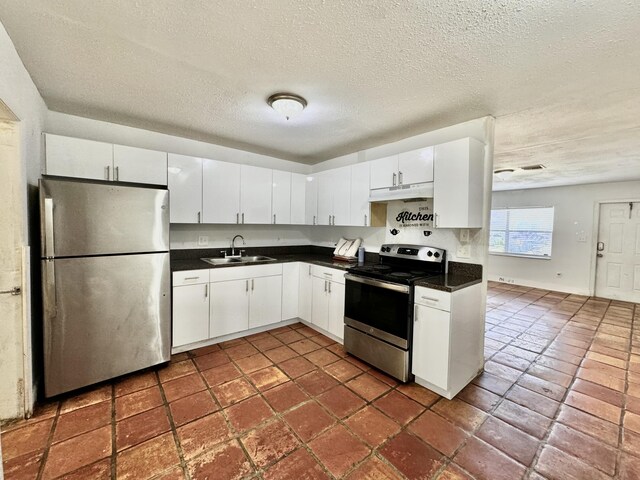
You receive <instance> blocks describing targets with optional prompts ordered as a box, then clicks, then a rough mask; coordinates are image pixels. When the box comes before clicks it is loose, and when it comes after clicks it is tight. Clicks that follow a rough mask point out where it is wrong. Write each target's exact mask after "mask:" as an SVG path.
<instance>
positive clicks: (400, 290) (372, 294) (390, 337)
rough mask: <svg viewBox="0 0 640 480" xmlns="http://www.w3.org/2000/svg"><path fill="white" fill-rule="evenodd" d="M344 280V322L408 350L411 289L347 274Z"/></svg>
mask: <svg viewBox="0 0 640 480" xmlns="http://www.w3.org/2000/svg"><path fill="white" fill-rule="evenodd" d="M344 278H345V280H346V282H345V303H344V323H345V324H346V325H349V326H350V327H353V328H355V329H357V330H360V331H361V332H364V333H367V334H369V335H372V336H374V337H377V338H379V339H381V340H384V341H385V342H388V343H390V344H392V345H395V346H397V347H400V348H402V349H404V350H408V349H409V341H410V335H411V332H410V327H411V313H412V312H411V308H410V305H411V288H410V287H408V286H406V285H398V284H395V283H389V282H383V281H380V280H374V279H371V278H367V277H360V276H358V275H353V274H349V273H348V274H346V275H345V276H344Z"/></svg>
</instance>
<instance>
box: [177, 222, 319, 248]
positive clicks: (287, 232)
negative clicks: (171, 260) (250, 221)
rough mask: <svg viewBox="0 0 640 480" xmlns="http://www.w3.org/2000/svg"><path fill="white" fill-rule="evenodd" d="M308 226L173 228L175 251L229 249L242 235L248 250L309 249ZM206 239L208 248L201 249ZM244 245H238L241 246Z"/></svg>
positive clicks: (239, 242)
mask: <svg viewBox="0 0 640 480" xmlns="http://www.w3.org/2000/svg"><path fill="white" fill-rule="evenodd" d="M310 228H311V227H308V226H306V225H277V226H276V225H206V224H201V225H183V224H178V225H171V248H172V249H181V248H220V249H223V248H229V246H230V244H231V239H232V238H233V237H234V236H236V235H242V236H243V237H244V240H245V242H246V246H247V247H266V246H284V245H309V244H310V241H309V229H310ZM202 235H206V236H207V237H208V245H206V246H201V245H198V237H199V236H202ZM241 243H242V242H241V241H239V240H238V241H236V245H240V244H241Z"/></svg>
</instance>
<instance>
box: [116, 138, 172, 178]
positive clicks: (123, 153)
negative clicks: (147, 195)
mask: <svg viewBox="0 0 640 480" xmlns="http://www.w3.org/2000/svg"><path fill="white" fill-rule="evenodd" d="M113 179H114V180H117V181H120V182H134V183H149V184H152V185H166V184H167V152H158V151H156V150H147V149H145V148H136V147H127V146H125V145H114V146H113Z"/></svg>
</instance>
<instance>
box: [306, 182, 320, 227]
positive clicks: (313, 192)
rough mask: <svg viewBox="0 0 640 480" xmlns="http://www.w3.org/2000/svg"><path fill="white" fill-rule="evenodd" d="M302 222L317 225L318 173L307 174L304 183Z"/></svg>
mask: <svg viewBox="0 0 640 480" xmlns="http://www.w3.org/2000/svg"><path fill="white" fill-rule="evenodd" d="M304 191H305V195H304V198H305V204H304V211H305V213H304V219H305V221H304V223H306V224H307V225H318V175H309V176H308V177H307V178H306V185H305V189H304Z"/></svg>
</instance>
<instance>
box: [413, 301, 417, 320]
mask: <svg viewBox="0 0 640 480" xmlns="http://www.w3.org/2000/svg"><path fill="white" fill-rule="evenodd" d="M413 321H414V322H417V321H418V305H416V304H414V305H413Z"/></svg>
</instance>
